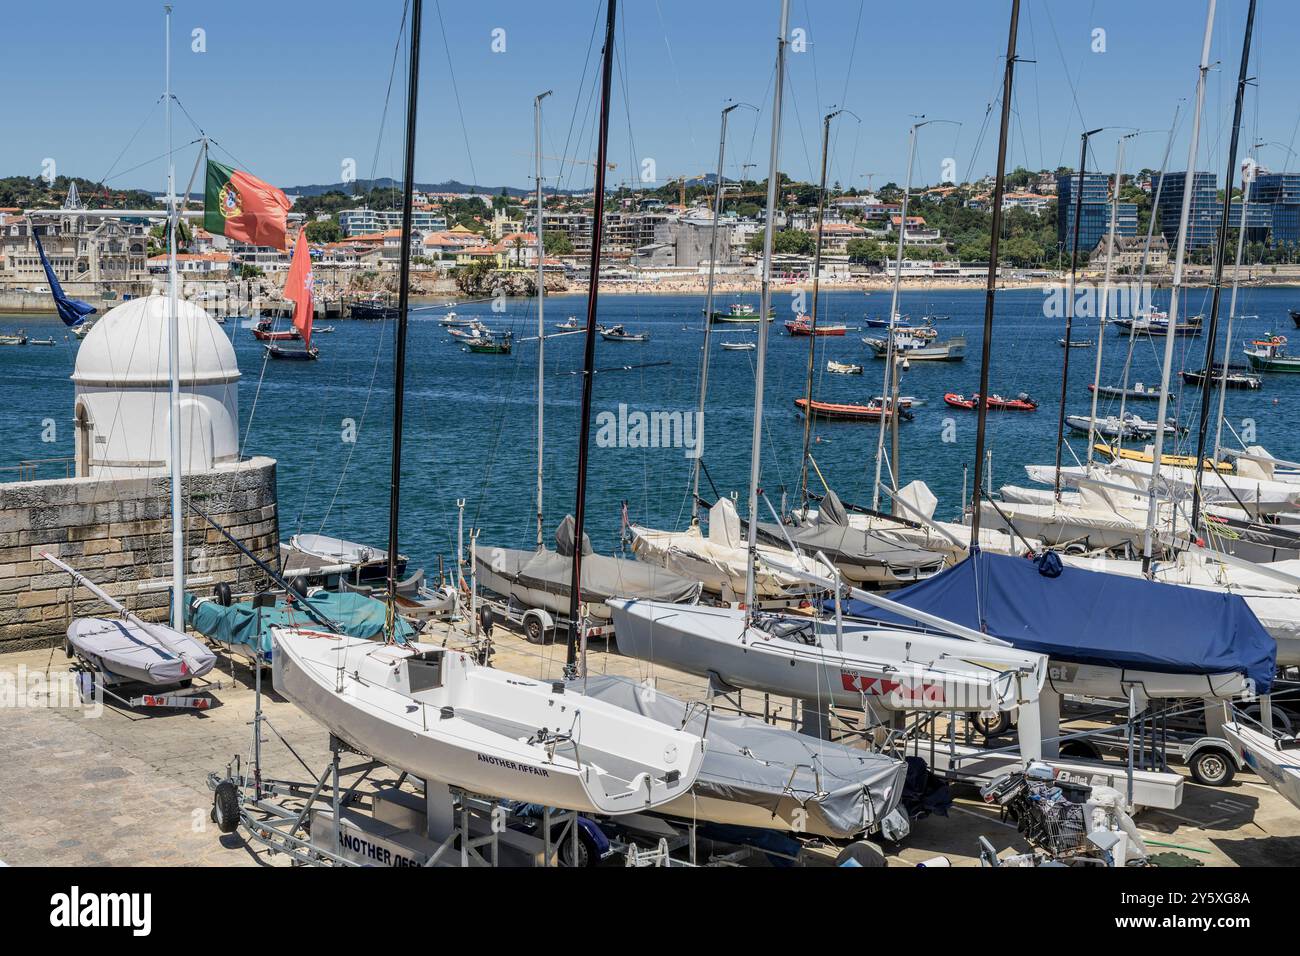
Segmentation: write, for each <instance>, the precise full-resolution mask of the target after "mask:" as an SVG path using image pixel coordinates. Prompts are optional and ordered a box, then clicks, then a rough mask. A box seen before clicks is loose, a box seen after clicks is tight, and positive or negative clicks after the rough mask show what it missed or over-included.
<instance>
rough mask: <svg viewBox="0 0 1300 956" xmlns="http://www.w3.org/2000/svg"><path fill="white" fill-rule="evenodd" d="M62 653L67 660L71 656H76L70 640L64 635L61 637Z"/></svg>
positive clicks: (70, 658)
mask: <svg viewBox="0 0 1300 956" xmlns="http://www.w3.org/2000/svg"><path fill="white" fill-rule="evenodd" d="M63 653H64V655H65V656H66V657H67V658H68V660H72V658H74V657H76V656H77V653H76V651H74V650H73V649H72V642H71V641H70V640H68V639H67V638H66V637H65V638H64V639H63Z"/></svg>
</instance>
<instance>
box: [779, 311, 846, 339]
mask: <svg viewBox="0 0 1300 956" xmlns="http://www.w3.org/2000/svg"><path fill="white" fill-rule="evenodd" d="M785 330H786V331H787V332H789V333H790V334H791V335H844V334H845V333H846V332H848V330H849V328H848V326H847V325H841V324H838V323H835V324H823V323H821V322H819V323H817V328H816V329H814V328H813V327H812V320H811V319H809V318H808V317H807V316H806V315H801V316H799V317H798V318H796V319H788V320H787V321H786V323H785Z"/></svg>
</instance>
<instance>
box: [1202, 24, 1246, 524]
mask: <svg viewBox="0 0 1300 956" xmlns="http://www.w3.org/2000/svg"><path fill="white" fill-rule="evenodd" d="M1254 29H1255V0H1250V6H1249V7H1247V8H1246V32H1245V35H1244V36H1243V37H1242V41H1241V68H1240V70H1239V71H1238V72H1237V102H1236V103H1235V105H1234V106H1233V111H1232V138H1231V140H1230V141H1229V143H1228V172H1227V174H1226V175H1225V176H1224V177H1223V220H1222V221H1221V222H1220V223H1219V241H1218V243H1217V244H1216V248H1215V251H1214V292H1213V295H1212V296H1211V298H1210V325H1209V328H1208V329H1207V330H1206V333H1205V370H1204V373H1203V374H1202V375H1201V417H1200V422H1199V424H1198V427H1197V432H1196V470H1195V473H1194V474H1195V477H1194V478H1193V479H1192V518H1191V522H1192V523H1191V529H1190V530H1191V532H1192V534H1193V535H1195V533H1196V526H1197V523H1198V521H1199V519H1200V516H1201V480H1202V475H1203V469H1202V467H1201V459H1202V458H1204V457H1205V432H1206V429H1207V427H1208V426H1209V424H1210V401H1211V400H1212V398H1213V395H1214V385H1215V382H1214V356H1215V354H1216V352H1217V350H1218V342H1217V339H1218V336H1219V299H1220V298H1221V297H1222V295H1223V259H1224V255H1225V253H1226V252H1227V251H1228V250H1227V248H1226V247H1227V245H1228V226H1229V225H1230V223H1231V219H1232V180H1233V177H1234V176H1235V175H1236V172H1237V143H1238V142H1239V141H1240V139H1241V109H1242V104H1243V103H1244V102H1245V99H1246V84H1247V83H1248V82H1249V81H1250V78H1249V77H1248V76H1247V75H1246V73H1247V71H1248V70H1249V69H1250V41H1251V36H1252V34H1253V33H1254ZM1246 212H1247V207H1246V204H1245V202H1244V200H1243V202H1242V205H1241V227H1240V229H1239V233H1240V234H1242V235H1244V234H1245V232H1246ZM1223 364H1224V374H1225V375H1226V374H1227V364H1228V354H1227V349H1226V348H1225V350H1224V356H1223ZM1217 464H1218V462H1217V460H1216V462H1215V465H1216V467H1217Z"/></svg>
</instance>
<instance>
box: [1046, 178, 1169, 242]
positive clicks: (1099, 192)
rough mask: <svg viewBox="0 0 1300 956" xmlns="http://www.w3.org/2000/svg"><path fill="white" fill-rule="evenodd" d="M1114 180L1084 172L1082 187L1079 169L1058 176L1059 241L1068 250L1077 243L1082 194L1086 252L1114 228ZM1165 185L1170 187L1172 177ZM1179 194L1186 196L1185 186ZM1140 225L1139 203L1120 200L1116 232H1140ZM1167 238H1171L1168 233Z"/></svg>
mask: <svg viewBox="0 0 1300 956" xmlns="http://www.w3.org/2000/svg"><path fill="white" fill-rule="evenodd" d="M1110 184H1111V177H1110V176H1109V175H1108V174H1106V173H1086V174H1084V176H1083V181H1082V186H1081V187H1080V181H1079V175H1078V173H1064V174H1062V175H1060V176H1058V177H1056V197H1057V207H1056V241H1057V242H1058V243H1060V245H1061V247H1062V248H1063V249H1065V250H1066V251H1067V252H1068V251H1069V250H1070V249H1071V248H1073V245H1074V216H1075V204H1076V202H1078V197H1080V196H1081V197H1082V206H1081V207H1080V210H1081V211H1080V214H1079V250H1080V251H1081V252H1082V251H1084V250H1087V249H1092V248H1095V247H1096V245H1097V243H1098V242H1100V241H1101V237H1102V236H1104V235H1106V234H1107V233H1108V232H1109V231H1110V212H1111V209H1110V207H1111V203H1110ZM1165 188H1166V189H1168V188H1169V183H1168V181H1166V183H1165ZM1179 196H1180V197H1181V196H1182V190H1181V188H1180V189H1179ZM1176 223H1177V220H1176V219H1175V224H1176ZM1137 225H1138V215H1137V203H1131V202H1121V203H1119V205H1118V211H1117V216H1116V226H1115V234H1116V235H1119V236H1136V235H1137ZM1165 238H1166V239H1168V238H1169V234H1168V233H1166V234H1165Z"/></svg>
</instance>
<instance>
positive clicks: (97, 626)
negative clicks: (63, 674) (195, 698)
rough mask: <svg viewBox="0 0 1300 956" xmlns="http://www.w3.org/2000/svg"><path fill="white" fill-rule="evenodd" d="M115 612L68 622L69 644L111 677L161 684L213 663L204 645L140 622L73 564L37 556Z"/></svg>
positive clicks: (189, 677)
mask: <svg viewBox="0 0 1300 956" xmlns="http://www.w3.org/2000/svg"><path fill="white" fill-rule="evenodd" d="M41 556H42V557H43V558H45V560H46V561H49V562H50V563H51V564H53V565H54V566H55V567H57V568H59V569H60V570H62V571H67V572H68V573H69V574H71V575H72V576H73V578H75V579H76V581H77V583H78V584H80V585H81V586H82V587H84V588H87V589H88V590H89V591H90V592H91V593H92V594H94V595H95V596H96V597H97V598H99V599H100V600H101V601H103V602H104V603H106V604H107V605H108V606H109V607H111V608H113V609H114V610H115V611H117V616H116V617H111V618H109V617H79V618H76V619H75V620H73V622H72V623H71V624H70V625H69V626H68V649H69V652H70V654H73V655H75V656H76V657H79V658H80V659H81V660H83V661H85V662H86V663H87V664H89V665H90V666H92V667H94V668H95V669H96V670H98V671H100V672H102V673H103V674H105V675H106V676H107V677H108V678H110V679H115V680H116V682H123V681H130V682H134V683H139V684H147V685H149V686H152V687H166V686H169V685H174V684H179V683H181V682H182V681H187V680H192V679H193V678H195V677H202V676H203V675H204V674H206V673H207V672H208V671H210V670H212V666H213V665H214V664H215V663H216V662H217V658H216V655H215V654H213V653H212V651H210V650H209V649H208V648H207V646H206V645H204V644H202V643H200V642H199V641H197V640H195V639H194V638H192V637H190V636H189V635H188V634H182V633H181V632H179V631H175V630H172V629H171V628H170V627H167V626H166V625H164V624H151V623H149V622H147V621H142V620H141V619H140V618H138V617H136V616H135V615H134V614H132V613H131V612H130V611H128V610H127V609H126V608H125V607H123V606H122V605H121V604H119V603H118V602H117V601H115V600H113V598H111V597H109V596H108V594H106V593H105V592H104V591H102V590H101V589H100V588H98V587H97V586H96V585H94V584H93V583H92V582H91V581H90V580H88V579H87V578H86V577H85V575H83V574H81V573H80V572H79V571H77V570H76V569H75V568H73V567H70V566H69V565H67V564H64V563H63V562H62V561H60V560H59V559H58V558H55V557H53V556H51V555H49V554H43V555H41Z"/></svg>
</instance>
